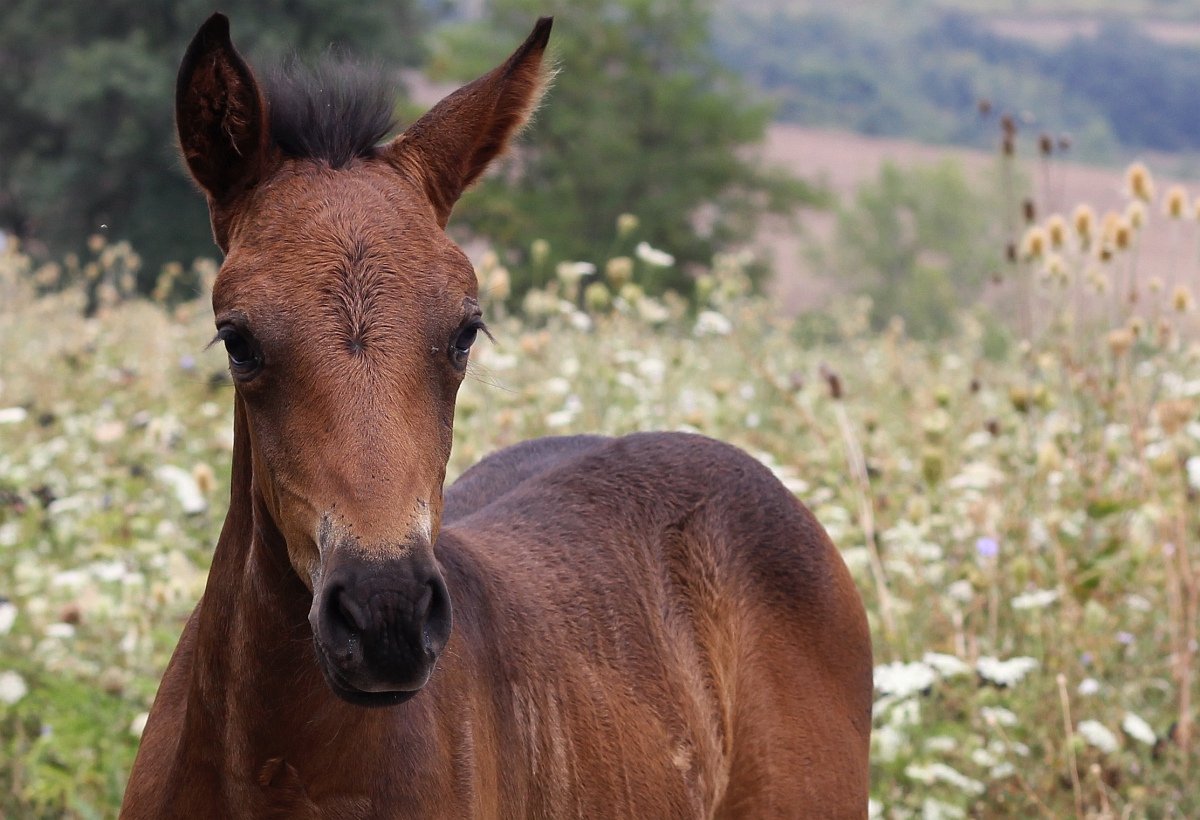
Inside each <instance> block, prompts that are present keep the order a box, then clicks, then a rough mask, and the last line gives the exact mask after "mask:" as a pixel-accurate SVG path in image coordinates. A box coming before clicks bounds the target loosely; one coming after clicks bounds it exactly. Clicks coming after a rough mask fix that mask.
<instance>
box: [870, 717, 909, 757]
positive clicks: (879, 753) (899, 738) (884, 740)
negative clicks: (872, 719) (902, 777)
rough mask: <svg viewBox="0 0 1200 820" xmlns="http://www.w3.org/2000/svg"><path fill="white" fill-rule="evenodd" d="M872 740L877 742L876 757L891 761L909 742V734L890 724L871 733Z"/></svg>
mask: <svg viewBox="0 0 1200 820" xmlns="http://www.w3.org/2000/svg"><path fill="white" fill-rule="evenodd" d="M871 742H872V743H874V744H875V755H874V759H878V760H882V761H883V762H884V763H891V762H892V761H893V760H895V759H896V758H897V757H899V756H900V752H901V751H903V749H904V747H905V745H906V744H907V743H908V735H906V734H904V732H902V731H900V730H899V729H897V728H896V727H895V726H892V725H891V724H888V725H886V726H882V727H880V728H879V729H876V730H875V731H874V732H872V733H871Z"/></svg>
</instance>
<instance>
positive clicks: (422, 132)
mask: <svg viewBox="0 0 1200 820" xmlns="http://www.w3.org/2000/svg"><path fill="white" fill-rule="evenodd" d="M548 34H549V23H548V21H546V22H545V23H539V26H538V28H537V29H535V31H534V33H533V35H531V36H530V38H529V40H528V41H526V43H525V45H524V46H522V48H521V49H519V50H518V51H517V52H516V54H514V55H513V57H512V58H511V59H510V60H509V61H508V62H507V63H505V65H504V66H501V67H500V68H499V69H497V70H496V71H494V72H492V73H491V74H489V75H487V76H485V77H483V78H481V79H480V80H477V81H476V82H475V83H472V84H471V85H470V86H467V87H465V88H464V89H461V90H460V91H459V92H456V93H455V94H454V95H452V96H451V97H450V98H447V100H446V101H444V102H443V103H442V104H441V105H439V106H438V107H437V108H435V109H434V110H433V111H431V112H430V113H429V114H427V115H426V116H425V117H423V118H422V119H421V120H420V121H418V122H417V123H416V124H415V125H414V126H412V128H410V129H409V130H408V131H407V132H406V133H405V134H403V135H401V136H400V137H399V138H397V139H396V140H395V141H394V142H393V143H391V144H390V145H387V146H384V147H382V148H379V149H372V148H369V147H368V148H366V149H363V150H361V151H359V152H358V153H357V154H356V155H354V156H351V157H350V158H348V159H344V161H332V162H331V161H330V159H329V158H328V157H323V156H307V157H306V156H294V155H288V154H287V153H286V152H285V151H284V150H281V149H280V148H279V147H278V146H277V145H276V143H275V142H273V141H272V138H271V134H270V133H268V131H269V129H268V126H267V115H266V110H265V102H264V100H263V98H262V96H261V94H260V92H259V90H258V87H257V84H256V83H255V80H254V77H253V75H252V74H251V73H250V70H249V68H248V67H247V66H246V65H245V63H244V62H242V61H241V59H240V57H238V55H237V53H236V51H234V49H233V46H232V44H231V43H230V41H229V37H228V22H227V21H226V20H225V19H224V18H223V17H221V16H219V15H215V16H214V17H213V18H211V19H210V20H209V21H208V22H207V23H206V24H205V26H204V27H203V28H201V30H200V32H199V33H198V34H197V35H196V38H195V40H194V41H193V43H192V46H191V47H190V48H189V50H188V54H187V56H186V57H185V58H184V63H183V66H182V68H181V69H180V79H179V87H178V92H177V103H176V105H177V119H178V125H179V132H180V141H181V144H182V146H183V151H184V156H185V157H186V158H187V160H188V164H189V167H190V168H191V170H192V172H193V175H194V176H195V177H196V179H197V181H198V182H199V183H200V185H201V186H202V187H203V188H204V189H205V191H206V193H207V194H208V197H209V205H210V211H211V214H212V220H213V228H214V233H215V235H216V238H217V242H218V243H219V244H220V245H221V247H222V249H223V250H225V251H226V257H225V262H224V264H223V265H222V267H221V272H220V275H219V276H218V278H217V282H216V285H215V287H214V289H213V309H214V313H215V317H216V324H217V338H218V339H219V340H221V341H222V342H223V343H224V344H225V347H226V349H227V351H228V353H229V360H230V372H231V374H232V376H233V379H234V383H235V385H236V389H237V395H238V400H239V410H238V412H239V413H242V414H244V415H243V421H244V423H245V427H246V430H247V432H248V435H249V441H250V449H251V453H252V459H253V475H254V481H253V485H254V492H255V493H256V498H255V503H256V509H258V510H261V511H262V513H263V514H264V515H267V516H269V517H270V519H271V520H272V522H273V523H274V525H275V526H276V528H277V529H278V530H279V532H280V533H281V534H282V535H283V537H284V540H285V541H286V544H287V553H288V558H289V560H290V562H291V565H292V567H293V568H294V570H295V572H296V573H297V575H298V576H299V577H300V579H301V580H302V581H303V582H304V584H305V585H306V586H307V587H308V588H309V589H310V590H311V591H312V606H311V610H310V614H309V622H310V624H311V626H312V630H313V636H314V643H315V647H316V654H317V657H318V660H319V662H320V664H321V668H322V670H323V672H324V674H325V678H326V680H327V681H328V683H329V685H330V687H331V688H332V689H333V690H334V691H335V692H336V693H337V694H338V695H340V696H341V697H343V698H344V699H346V700H349V701H350V702H353V703H359V704H363V705H387V704H391V703H397V702H400V701H402V700H404V699H406V698H408V697H410V696H411V695H413V694H415V693H416V692H417V691H418V690H419V689H420V688H421V687H422V686H423V685H424V684H425V682H426V681H427V680H428V678H429V675H430V673H431V672H432V670H433V666H434V663H435V661H436V659H437V656H438V654H439V653H440V652H441V650H442V649H443V647H444V646H445V644H446V642H447V640H448V639H449V637H450V626H451V616H450V598H449V594H448V592H447V590H446V585H445V582H444V581H443V579H442V575H441V572H440V570H439V568H438V566H437V562H436V560H435V558H434V554H433V544H434V543H435V541H436V538H437V533H438V528H439V525H440V521H441V511H442V482H443V479H444V478H445V471H446V462H447V460H448V459H449V456H450V446H451V438H452V428H453V420H454V400H455V395H456V393H457V391H458V386H459V384H460V383H461V381H462V378H463V374H464V371H465V368H466V364H467V358H468V355H469V353H470V349H471V345H472V343H473V342H474V340H475V338H476V335H477V334H478V333H479V332H480V331H482V330H483V325H482V321H481V318H480V311H479V305H478V302H477V301H476V284H475V274H474V271H473V269H472V267H471V265H470V263H469V262H468V261H467V259H466V257H465V256H464V255H463V253H462V251H461V250H459V249H458V247H457V246H455V245H454V243H452V242H451V241H450V240H449V239H448V238H447V237H446V235H445V233H444V232H443V228H444V227H445V224H446V220H447V219H448V217H449V213H450V208H451V207H452V206H453V204H454V202H455V200H457V198H458V195H459V194H460V193H461V191H462V189H463V188H464V187H465V186H466V185H468V184H469V183H470V182H471V181H473V180H474V179H475V178H476V177H477V176H478V175H479V173H481V172H482V170H483V169H484V167H486V165H487V162H488V161H490V160H491V159H492V158H493V157H494V156H495V155H496V154H497V153H498V152H499V151H500V150H501V149H502V148H503V146H504V144H505V142H506V140H507V139H508V138H509V136H510V135H511V133H512V132H513V131H514V130H515V129H516V128H517V127H519V125H520V124H521V123H522V122H523V121H524V119H525V118H526V117H527V116H528V113H529V111H530V109H531V108H532V106H533V105H534V104H535V102H536V99H537V96H538V94H539V92H540V85H541V82H540V81H541V78H542V75H541V71H540V65H541V56H542V53H543V50H544V47H545V43H546V38H547V36H548ZM315 127H319V125H318V126H315Z"/></svg>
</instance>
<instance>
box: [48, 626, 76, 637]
mask: <svg viewBox="0 0 1200 820" xmlns="http://www.w3.org/2000/svg"><path fill="white" fill-rule="evenodd" d="M46 637H47V638H64V639H66V638H74V637H75V627H73V626H72V625H71V624H66V623H57V624H50V625H49V626H47V627H46Z"/></svg>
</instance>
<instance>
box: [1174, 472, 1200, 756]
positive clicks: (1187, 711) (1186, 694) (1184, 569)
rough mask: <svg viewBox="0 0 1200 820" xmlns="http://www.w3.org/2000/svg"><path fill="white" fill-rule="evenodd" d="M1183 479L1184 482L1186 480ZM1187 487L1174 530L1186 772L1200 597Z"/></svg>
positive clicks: (1180, 728)
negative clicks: (1180, 593) (1179, 589)
mask: <svg viewBox="0 0 1200 820" xmlns="http://www.w3.org/2000/svg"><path fill="white" fill-rule="evenodd" d="M1186 480H1187V479H1186V478H1184V481H1185V482H1186ZM1186 498H1187V488H1186V487H1185V488H1184V499H1185V500H1184V502H1183V503H1181V504H1180V505H1179V506H1178V507H1177V508H1176V511H1175V530H1176V541H1177V544H1176V552H1177V553H1178V555H1179V571H1180V572H1179V574H1180V580H1181V581H1182V586H1183V589H1184V592H1185V593H1186V597H1185V598H1184V601H1183V607H1182V609H1183V617H1184V624H1183V629H1182V633H1183V634H1182V635H1181V636H1180V643H1181V644H1182V647H1181V649H1182V654H1181V656H1180V661H1181V662H1180V672H1181V674H1180V679H1179V726H1178V729H1177V739H1178V741H1179V746H1180V748H1182V749H1183V765H1184V771H1187V767H1188V763H1189V762H1190V760H1191V742H1192V723H1193V717H1192V666H1193V664H1192V660H1193V658H1194V657H1195V654H1196V609H1197V597H1200V587H1198V584H1197V578H1196V575H1195V573H1194V572H1192V562H1191V559H1190V557H1189V556H1188V546H1187V502H1186Z"/></svg>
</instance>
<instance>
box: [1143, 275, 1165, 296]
mask: <svg viewBox="0 0 1200 820" xmlns="http://www.w3.org/2000/svg"><path fill="white" fill-rule="evenodd" d="M1162 289H1163V280H1162V277H1161V276H1151V277H1150V278H1149V279H1147V280H1146V290H1148V291H1150V292H1151V293H1153V294H1159V293H1162Z"/></svg>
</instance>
